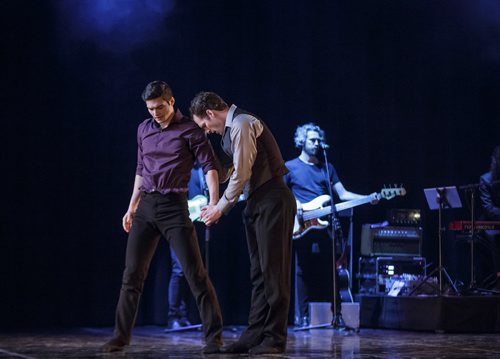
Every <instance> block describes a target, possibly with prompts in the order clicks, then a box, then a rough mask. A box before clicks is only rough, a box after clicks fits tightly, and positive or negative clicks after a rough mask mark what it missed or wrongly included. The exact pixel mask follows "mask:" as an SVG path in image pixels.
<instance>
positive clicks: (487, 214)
mask: <svg viewBox="0 0 500 359" xmlns="http://www.w3.org/2000/svg"><path fill="white" fill-rule="evenodd" d="M479 198H480V204H481V208H482V217H481V219H482V220H486V221H500V146H497V147H495V149H494V150H493V153H492V154H491V163H490V170H489V171H488V172H486V173H485V174H483V175H482V176H481V177H480V179H479ZM485 235H486V239H487V241H488V242H489V245H490V246H491V248H492V249H493V250H492V256H493V265H494V270H495V274H494V276H495V280H494V283H493V288H492V289H493V290H495V291H499V292H500V230H486V231H485Z"/></svg>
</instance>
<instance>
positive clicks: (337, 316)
mask: <svg viewBox="0 0 500 359" xmlns="http://www.w3.org/2000/svg"><path fill="white" fill-rule="evenodd" d="M321 148H322V149H323V158H324V160H325V175H326V181H327V183H328V192H329V195H330V206H331V208H332V211H331V213H330V228H331V233H332V262H333V265H332V274H333V282H332V283H333V308H332V314H333V317H332V322H331V327H332V328H333V329H345V323H344V319H342V313H341V310H340V309H339V307H340V303H338V299H339V298H338V297H337V292H338V288H337V285H338V283H337V248H336V247H337V246H336V244H337V235H336V231H335V203H334V202H333V190H332V184H331V182H330V169H329V168H328V156H327V153H326V150H327V149H328V148H329V146H328V145H326V144H323V143H321Z"/></svg>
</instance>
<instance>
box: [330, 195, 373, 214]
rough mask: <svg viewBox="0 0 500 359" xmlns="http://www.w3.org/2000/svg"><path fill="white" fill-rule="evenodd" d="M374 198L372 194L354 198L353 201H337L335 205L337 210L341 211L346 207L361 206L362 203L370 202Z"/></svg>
mask: <svg viewBox="0 0 500 359" xmlns="http://www.w3.org/2000/svg"><path fill="white" fill-rule="evenodd" d="M372 200H373V198H372V197H371V196H366V197H363V198H358V199H353V200H351V201H346V202H341V203H337V204H336V205H335V211H336V212H340V211H343V210H344V209H349V208H353V207H356V206H360V205H362V204H365V203H370V202H371V201H372Z"/></svg>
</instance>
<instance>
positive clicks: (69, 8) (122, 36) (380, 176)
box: [0, 0, 500, 328]
mask: <svg viewBox="0 0 500 359" xmlns="http://www.w3.org/2000/svg"><path fill="white" fill-rule="evenodd" d="M0 8H1V11H0V12H1V26H2V37H1V41H2V55H1V64H2V66H1V69H2V81H1V82H2V92H1V98H2V106H1V109H2V116H1V119H2V130H1V143H2V147H3V150H2V167H3V171H2V183H3V186H2V188H3V193H2V206H1V208H2V216H1V228H0V235H1V239H0V270H1V272H0V326H1V327H2V328H16V327H26V326H70V325H112V323H113V319H114V308H115V304H116V301H117V299H118V291H119V287H120V278H121V273H122V270H123V260H124V250H125V245H126V235H125V233H124V232H123V230H122V228H121V218H122V216H123V214H124V212H125V210H126V208H127V206H128V201H129V198H130V194H131V189H132V183H133V178H134V171H135V159H136V142H135V133H136V128H137V125H138V124H139V123H140V122H141V121H142V120H143V119H145V118H146V117H147V116H148V114H147V112H146V109H145V106H144V103H143V102H142V101H141V99H140V93H141V91H142V90H143V88H144V86H145V85H146V83H148V82H150V81H152V80H156V79H163V80H165V81H167V82H168V83H169V84H170V85H171V86H172V87H173V89H174V93H175V96H176V100H177V104H178V105H179V106H180V108H181V109H183V111H184V112H187V107H188V104H189V101H190V100H191V98H192V97H193V96H194V95H195V94H196V93H197V92H198V91H201V90H212V91H215V92H217V93H219V94H220V95H221V96H222V97H224V98H225V99H226V100H227V102H229V103H235V104H237V105H239V106H241V107H242V108H244V109H247V110H249V111H252V112H254V113H256V114H258V115H260V116H261V117H262V118H263V119H264V120H265V121H266V122H267V124H268V125H269V127H270V128H271V129H272V131H273V132H274V134H275V135H276V138H277V141H278V143H279V145H280V147H281V149H282V152H283V155H284V157H285V159H291V158H293V157H294V156H296V155H297V154H298V151H297V150H296V149H295V148H294V146H293V134H294V131H295V128H296V126H297V125H299V124H302V123H304V122H309V121H314V122H316V123H317V124H319V125H320V126H321V127H323V128H324V129H325V131H326V133H327V140H328V143H330V144H331V146H332V147H331V149H330V150H329V154H330V156H331V160H332V161H333V163H334V164H335V166H336V168H337V170H338V172H339V175H340V178H341V180H342V182H343V183H344V185H345V186H346V187H347V189H349V190H351V191H355V192H359V193H370V192H373V191H377V190H379V189H380V188H381V187H382V185H384V184H391V183H398V184H400V183H403V184H404V185H405V187H406V189H407V191H408V194H407V196H406V197H404V198H397V199H394V200H392V201H390V202H385V201H384V202H383V203H380V205H378V206H376V207H372V206H363V207H359V208H357V209H356V210H355V223H356V227H355V228H356V231H355V233H354V241H355V256H357V254H356V248H357V247H358V244H359V226H360V225H361V224H362V223H374V222H378V221H381V220H383V219H385V218H386V210H387V209H388V208H393V207H395V208H420V209H422V214H423V216H424V230H425V236H424V245H423V247H424V248H423V249H424V253H423V254H424V255H425V256H426V257H427V258H428V262H435V260H436V232H437V229H436V228H435V219H436V213H435V212H430V211H427V210H426V208H427V206H426V202H425V200H424V196H423V191H422V189H423V188H425V187H434V186H443V185H461V184H468V183H474V182H477V181H478V177H479V175H481V174H482V173H484V172H486V171H487V170H488V167H489V158H490V154H491V151H492V149H493V148H494V146H495V145H498V144H500V138H499V137H500V136H499V134H500V121H499V115H500V101H499V94H500V21H498V19H499V18H500V3H498V2H497V1H495V0H475V1H435V0H405V1H378V0H377V1H369V0H364V1H350V2H344V1H331V0H329V1H312V2H311V1H308V2H306V1H302V2H299V1H291V2H290V1H263V0H254V1H213V2H212V1H174V0H170V1H159V0H158V1H153V0H148V1H132V0H122V1H118V0H110V1H92V0H87V1H84V0H74V1H70V0H67V1H63V0H53V1H31V2H30V1H22V0H15V1H13V0H8V1H3V2H2V4H1V5H0ZM240 212H241V205H239V207H238V208H236V209H235V210H234V211H233V213H232V214H231V215H230V216H229V217H228V218H225V219H224V220H223V221H221V223H220V224H219V225H218V227H217V228H216V229H215V230H214V239H213V241H212V248H211V256H212V262H211V275H212V278H213V281H214V284H215V286H216V289H217V291H218V294H219V299H220V301H221V305H222V307H223V314H224V319H225V322H226V323H227V324H238V323H244V322H245V320H246V315H247V310H248V301H249V290H248V279H247V277H248V259H247V254H246V244H245V240H244V237H243V235H242V229H241V222H240ZM446 216H447V219H456V218H465V217H467V216H468V211H467V210H457V211H448V213H447V214H446ZM166 249H167V246H166V245H165V244H164V243H162V244H161V245H160V247H159V251H158V253H157V256H156V258H155V261H154V263H153V265H152V268H151V273H150V277H149V279H148V282H147V285H146V291H145V295H144V297H143V299H144V300H143V303H142V307H141V314H140V316H139V323H156V324H162V323H164V322H165V319H166V283H167V265H166V260H164V259H165V258H166V257H167V250H166Z"/></svg>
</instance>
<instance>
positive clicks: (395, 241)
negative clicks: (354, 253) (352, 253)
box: [361, 224, 422, 256]
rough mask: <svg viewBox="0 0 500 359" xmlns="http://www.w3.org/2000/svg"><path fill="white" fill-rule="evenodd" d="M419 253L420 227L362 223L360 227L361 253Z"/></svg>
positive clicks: (412, 254)
mask: <svg viewBox="0 0 500 359" xmlns="http://www.w3.org/2000/svg"><path fill="white" fill-rule="evenodd" d="M421 254H422V228H421V227H393V226H377V225H373V224H363V227H362V229H361V255H363V256H420V255H421Z"/></svg>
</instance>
